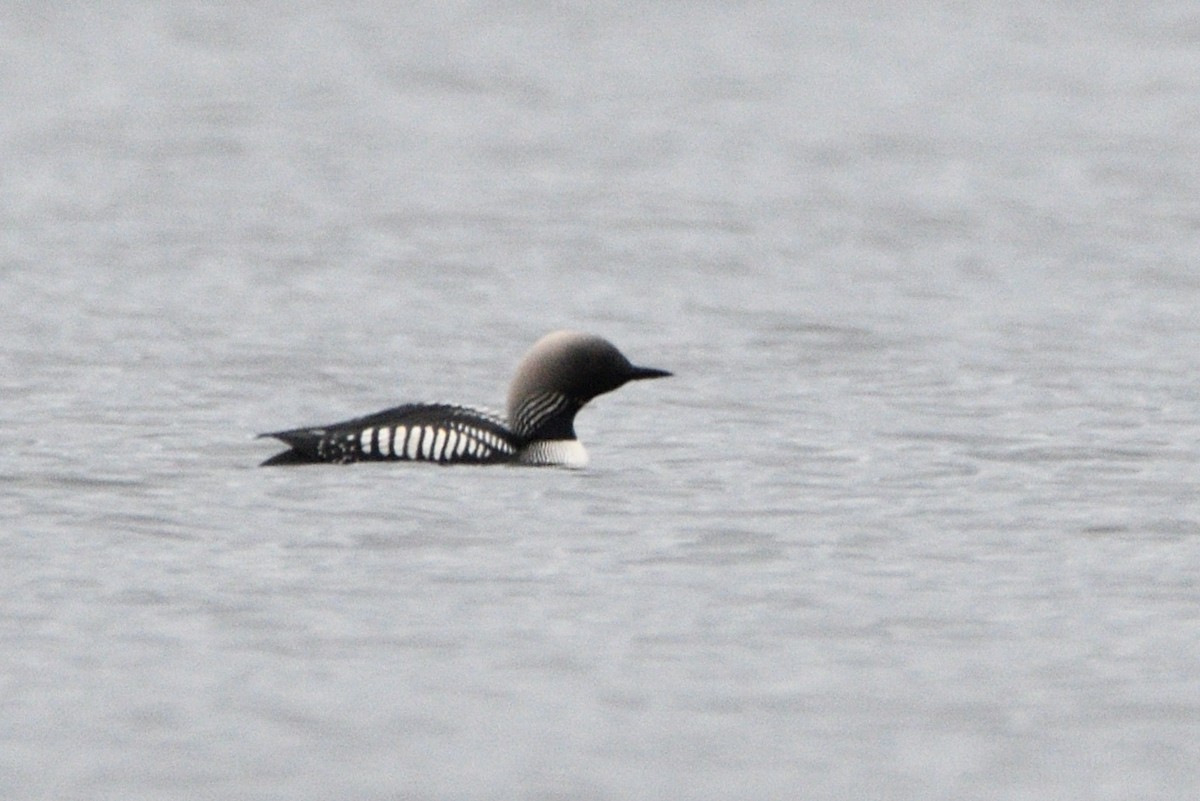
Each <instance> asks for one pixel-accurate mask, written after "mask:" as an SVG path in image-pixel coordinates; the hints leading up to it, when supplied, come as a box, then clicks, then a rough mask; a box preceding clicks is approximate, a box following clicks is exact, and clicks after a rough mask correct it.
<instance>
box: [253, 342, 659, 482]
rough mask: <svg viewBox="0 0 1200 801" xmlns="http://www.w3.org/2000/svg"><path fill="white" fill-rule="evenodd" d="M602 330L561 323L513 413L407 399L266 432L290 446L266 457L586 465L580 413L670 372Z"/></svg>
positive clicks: (527, 365)
mask: <svg viewBox="0 0 1200 801" xmlns="http://www.w3.org/2000/svg"><path fill="white" fill-rule="evenodd" d="M670 375H672V373H670V372H668V371H667V370H660V369H657V368H654V367H638V366H636V365H634V364H632V363H631V362H630V361H629V359H628V358H626V357H625V355H624V354H623V353H621V351H619V350H617V348H616V346H615V345H613V344H612V343H611V342H609V341H608V340H606V339H604V338H602V337H599V336H596V335H594V334H585V333H581V332H579V331H568V330H563V331H554V332H551V333H549V334H547V335H545V336H544V337H542V338H541V339H539V340H538V341H537V342H535V343H534V345H533V347H531V348H530V349H529V351H528V353H526V354H525V356H524V358H522V359H521V362H520V363H519V364H518V365H517V371H516V374H515V375H514V376H513V379H512V383H511V384H510V385H509V389H508V398H507V416H505V417H501V416H500V415H498V414H496V413H494V412H490V411H488V410H486V409H481V408H477V407H472V406H459V405H455V404H448V403H407V404H403V405H401V406H395V407H392V408H390V409H384V410H383V411H380V412H376V413H375V414H369V415H366V416H364V417H356V418H354V419H352V420H344V421H342V422H340V423H332V424H329V425H320V426H306V427H304V428H293V429H289V430H287V431H273V432H269V433H265V434H259V435H258V436H259V438H263V437H273V438H275V439H277V440H280V441H281V442H283V443H285V444H286V445H287V446H288V449H287V450H285V451H282V452H281V453H278V454H276V455H274V456H272V457H271V458H269V459H267V460H266V461H265V462H263V463H262V464H261V465H260V466H261V467H269V466H279V465H301V464H320V463H332V464H349V463H352V462H364V461H415V462H434V463H437V464H443V465H449V464H476V465H484V464H518V465H535V466H554V467H566V468H576V469H579V468H584V467H586V466H587V465H588V461H589V460H588V454H587V451H586V450H585V449H584V447H583V445H582V444H581V443H580V442H579V439H578V438H577V437H576V436H575V415H576V414H577V413H578V412H579V410H580V409H582V408H583V407H584V406H585V405H586V404H587V403H588V401H590V400H592V399H593V398H595V397H596V396H597V395H603V394H604V393H606V392H612V391H613V390H614V389H617V388H618V387H621V386H624V385H625V384H627V383H628V382H630V381H642V380H646V379H651V378H665V377H667V376H670Z"/></svg>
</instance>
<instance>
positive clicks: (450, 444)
mask: <svg viewBox="0 0 1200 801" xmlns="http://www.w3.org/2000/svg"><path fill="white" fill-rule="evenodd" d="M456 445H458V432H457V431H454V430H451V431H449V432H447V434H446V452H445V453H443V454H442V458H443V459H449V458H451V457H453V456H454V447H455V446H456Z"/></svg>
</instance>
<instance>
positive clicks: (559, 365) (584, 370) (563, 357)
mask: <svg viewBox="0 0 1200 801" xmlns="http://www.w3.org/2000/svg"><path fill="white" fill-rule="evenodd" d="M669 375H671V374H670V373H669V372H667V371H666V370H657V369H655V368H653V367H637V366H635V365H633V364H630V362H629V359H627V358H625V355H624V354H622V353H621V351H619V350H617V349H616V347H615V346H614V345H613V344H612V343H611V342H609V341H608V340H606V339H602V338H601V337H598V336H593V335H591V334H581V333H579V332H578V331H555V332H553V333H551V334H547V335H546V336H544V337H542V338H541V339H539V340H538V341H537V342H536V343H534V345H533V347H532V348H530V349H529V352H528V353H526V354H525V358H524V359H522V360H521V363H520V364H519V365H518V366H517V374H516V375H515V376H513V380H512V384H511V385H510V386H509V390H508V419H509V423H510V424H512V426H513V428H514V429H516V431H517V433H519V434H522V435H525V436H534V435H535V434H536V435H537V436H538V437H540V438H545V439H555V438H562V439H572V438H574V436H575V432H574V426H573V422H574V419H575V412H577V411H579V409H581V408H582V407H583V405H584V404H585V403H587V402H588V401H590V400H591V399H592V398H594V397H596V396H597V395H603V394H604V393H605V392H612V391H613V390H614V389H616V388H617V387H620V386H622V385H624V384H626V383H628V382H630V381H639V380H641V379H646V378H662V377H664V376H669Z"/></svg>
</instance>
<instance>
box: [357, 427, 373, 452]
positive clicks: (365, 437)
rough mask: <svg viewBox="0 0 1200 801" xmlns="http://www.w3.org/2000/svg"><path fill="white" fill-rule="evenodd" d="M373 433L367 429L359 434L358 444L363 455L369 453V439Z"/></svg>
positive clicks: (370, 429) (371, 429)
mask: <svg viewBox="0 0 1200 801" xmlns="http://www.w3.org/2000/svg"><path fill="white" fill-rule="evenodd" d="M374 433H375V429H373V428H368V429H366V430H364V431H363V432H362V433H361V434H359V444H360V445H361V446H362V452H363V453H370V452H371V437H372V435H373V434H374Z"/></svg>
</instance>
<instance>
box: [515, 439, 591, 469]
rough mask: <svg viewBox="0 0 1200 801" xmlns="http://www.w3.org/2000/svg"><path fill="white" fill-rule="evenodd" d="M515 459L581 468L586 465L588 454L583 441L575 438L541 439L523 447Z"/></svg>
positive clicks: (546, 464) (531, 462)
mask: <svg viewBox="0 0 1200 801" xmlns="http://www.w3.org/2000/svg"><path fill="white" fill-rule="evenodd" d="M517 461H518V462H520V463H521V464H528V465H542V466H545V467H568V468H571V469H572V470H581V469H583V468H585V467H587V465H588V455H587V451H586V450H584V447H583V443H581V442H580V441H579V440H577V439H543V440H538V441H537V442H531V443H530V444H529V445H527V446H526V447H525V448H523V449H522V450H521V453H520V455H519V456H518V457H517Z"/></svg>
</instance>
